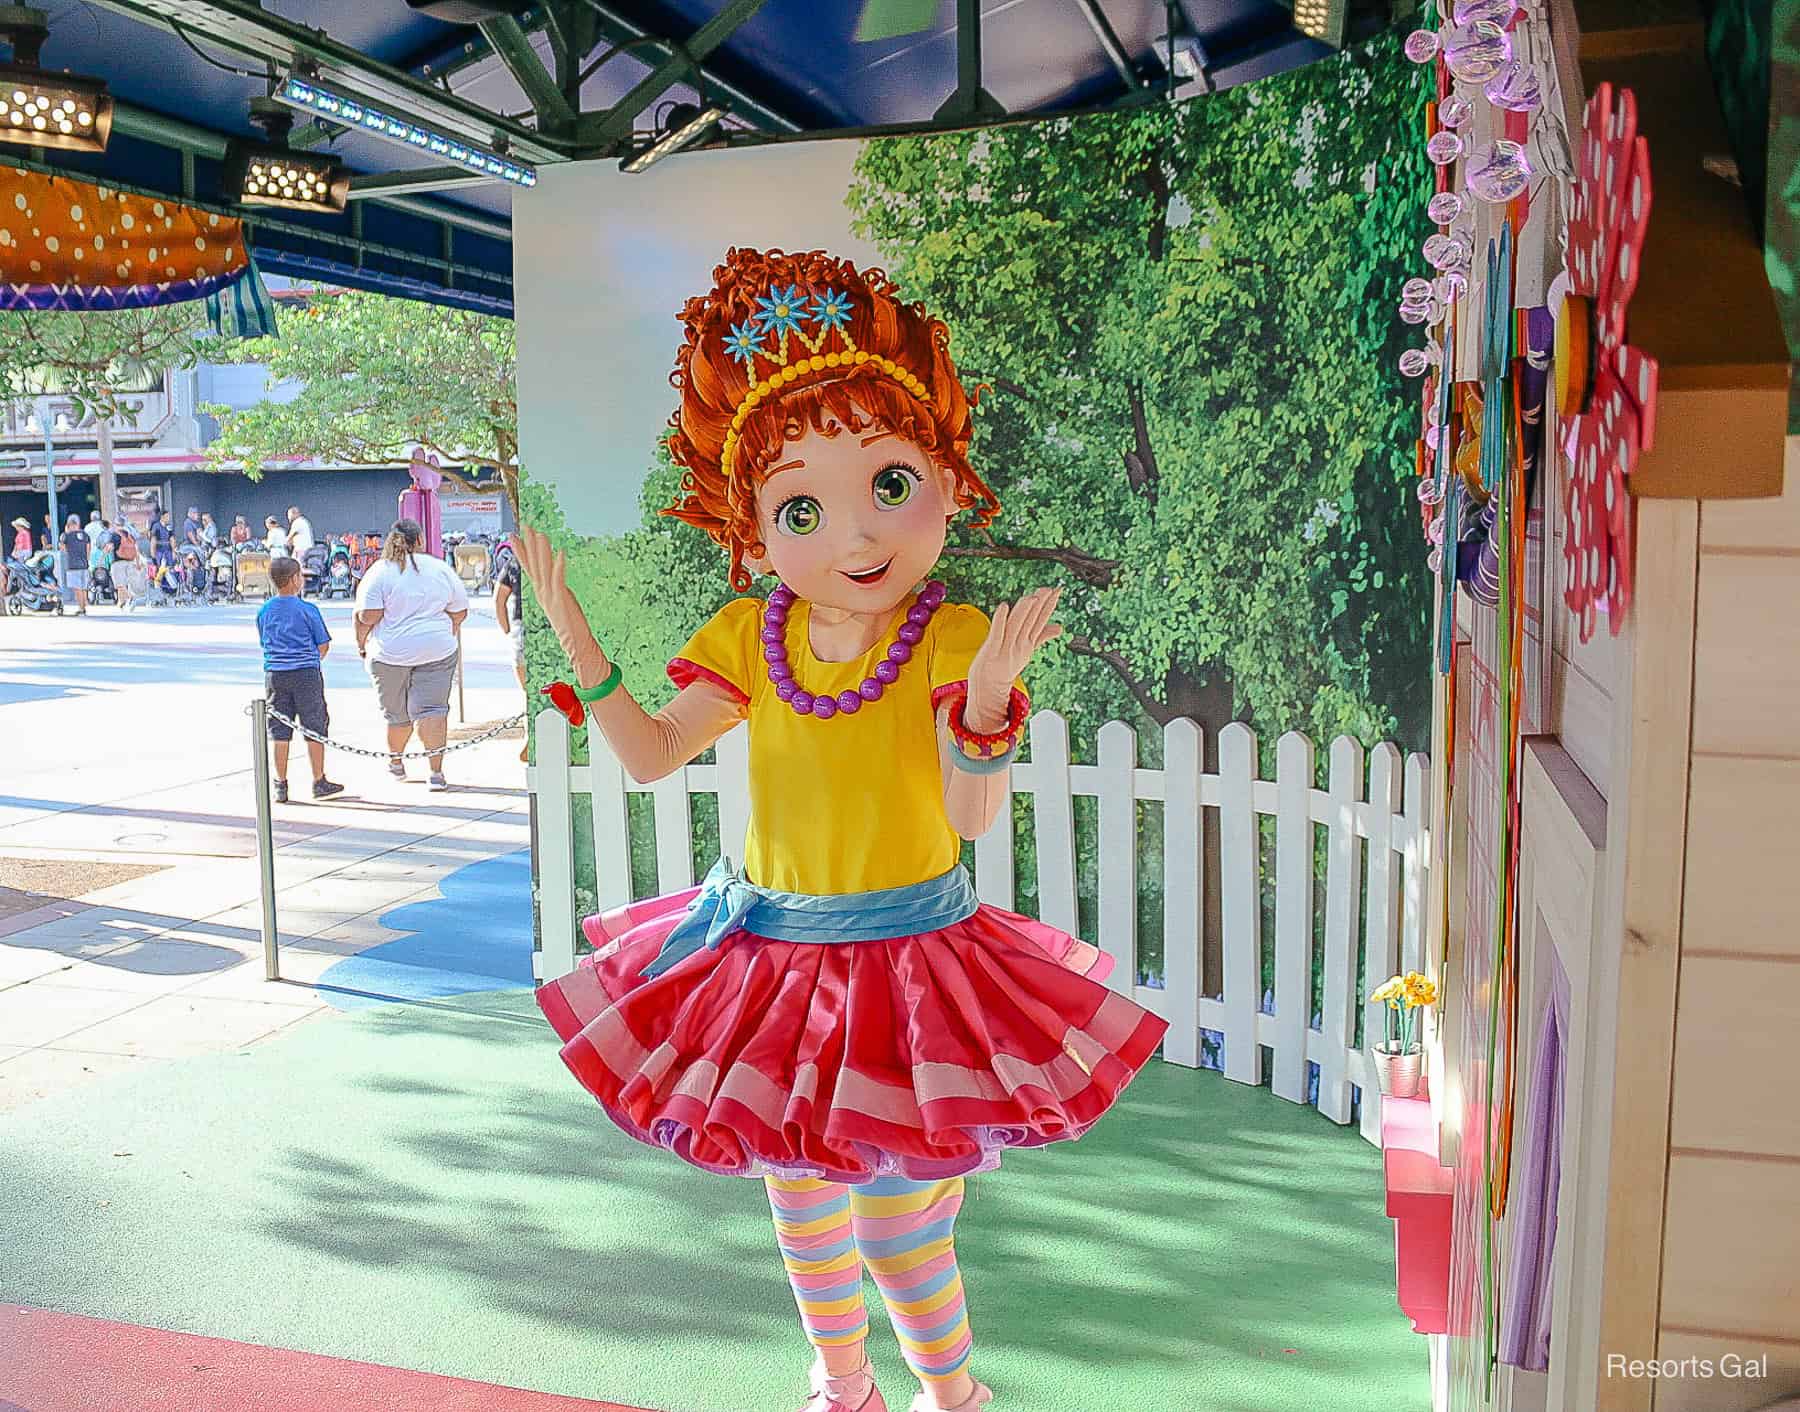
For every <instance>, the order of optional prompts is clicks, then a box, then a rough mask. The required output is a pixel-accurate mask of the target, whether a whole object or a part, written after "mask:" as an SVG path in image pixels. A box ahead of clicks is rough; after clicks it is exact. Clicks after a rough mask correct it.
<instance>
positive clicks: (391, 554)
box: [356, 520, 469, 789]
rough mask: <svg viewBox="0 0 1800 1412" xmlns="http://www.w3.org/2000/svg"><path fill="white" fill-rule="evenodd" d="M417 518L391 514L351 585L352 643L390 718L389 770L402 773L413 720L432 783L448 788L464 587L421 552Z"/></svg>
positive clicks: (466, 596) (466, 612)
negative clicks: (383, 537)
mask: <svg viewBox="0 0 1800 1412" xmlns="http://www.w3.org/2000/svg"><path fill="white" fill-rule="evenodd" d="M424 542H425V531H424V530H423V529H422V528H421V527H420V525H419V522H418V521H417V520H395V521H394V527H393V529H391V530H389V531H388V537H387V542H386V543H384V544H383V545H382V547H381V558H380V560H379V561H377V562H376V563H375V564H373V565H371V566H370V569H369V571H368V573H366V574H364V575H363V581H362V585H361V587H360V588H358V589H357V593H356V648H357V651H359V652H361V653H362V655H363V657H364V658H365V659H366V660H367V662H368V664H369V675H370V677H371V678H373V679H374V682H375V694H376V695H377V696H378V697H379V698H380V699H381V713H382V715H383V716H385V717H386V718H387V723H388V733H387V735H388V753H389V759H388V771H389V773H390V774H392V775H393V776H394V778H395V779H405V778H406V762H405V761H404V760H402V759H401V758H400V754H401V752H402V751H403V750H405V749H406V744H407V742H408V741H409V740H410V739H411V738H412V733H413V731H414V729H415V728H416V729H417V730H418V733H419V743H420V744H421V745H423V746H424V747H425V749H426V750H428V751H430V752H432V753H431V757H430V760H429V763H430V765H431V787H432V788H433V789H448V788H449V787H450V786H449V784H448V782H447V781H446V780H445V779H444V755H443V750H444V742H445V739H446V738H447V737H448V735H449V731H450V685H451V683H452V682H453V681H454V680H455V679H456V656H457V649H458V647H459V646H460V643H461V630H462V620H463V619H464V618H466V617H468V615H469V594H468V591H467V590H466V589H465V588H464V587H463V585H462V580H461V579H459V578H457V576H456V572H455V570H453V569H452V568H451V567H450V566H449V565H448V564H446V563H445V562H444V561H443V560H442V559H438V558H434V557H433V556H432V555H430V554H427V553H425V552H423V549H422V546H423V544H424Z"/></svg>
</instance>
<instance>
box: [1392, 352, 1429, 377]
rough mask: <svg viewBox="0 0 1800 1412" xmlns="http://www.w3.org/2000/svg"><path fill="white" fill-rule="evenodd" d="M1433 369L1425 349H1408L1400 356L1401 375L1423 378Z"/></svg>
mask: <svg viewBox="0 0 1800 1412" xmlns="http://www.w3.org/2000/svg"><path fill="white" fill-rule="evenodd" d="M1430 369H1431V359H1430V358H1429V357H1428V356H1426V353H1425V350H1424V349H1423V348H1408V349H1407V350H1406V351H1405V352H1404V353H1402V354H1401V355H1400V375H1401V376H1402V377H1409V378H1422V377H1424V376H1425V374H1426V373H1427V372H1429V371H1430Z"/></svg>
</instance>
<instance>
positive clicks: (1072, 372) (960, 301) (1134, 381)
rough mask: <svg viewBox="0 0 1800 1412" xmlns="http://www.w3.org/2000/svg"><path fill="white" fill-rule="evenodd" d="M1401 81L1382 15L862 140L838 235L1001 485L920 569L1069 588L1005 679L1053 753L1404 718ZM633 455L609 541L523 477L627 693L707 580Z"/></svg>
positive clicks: (689, 536) (532, 651) (1420, 223)
mask: <svg viewBox="0 0 1800 1412" xmlns="http://www.w3.org/2000/svg"><path fill="white" fill-rule="evenodd" d="M1426 96H1427V95H1426V93H1425V89H1424V87H1423V86H1422V79H1421V77H1420V73H1419V71H1418V70H1417V69H1416V68H1415V67H1414V66H1413V65H1411V64H1409V63H1407V62H1406V60H1405V59H1404V58H1403V57H1402V56H1401V55H1400V53H1399V51H1398V44H1397V41H1395V40H1392V39H1383V40H1380V41H1377V42H1375V43H1374V44H1373V45H1371V46H1368V47H1365V48H1363V49H1359V50H1356V51H1352V52H1349V53H1345V54H1341V55H1337V56H1334V57H1332V58H1330V59H1327V60H1324V61H1322V62H1320V63H1317V64H1314V65H1312V66H1310V67H1308V68H1305V69H1301V70H1297V71H1294V72H1291V73H1288V74H1284V75H1281V76H1279V77H1276V78H1272V79H1268V80H1265V81H1262V82H1259V83H1256V84H1253V85H1249V86H1246V87H1243V88H1239V89H1234V90H1231V91H1228V92H1226V93H1223V94H1219V95H1216V96H1213V97H1208V98H1202V99H1196V100H1193V101H1189V102H1184V103H1178V104H1171V105H1162V106H1154V107H1145V108H1142V109H1137V110H1134V111H1130V112H1121V113H1114V114H1106V115H1100V116H1094V117H1086V118H1077V119H1062V120H1056V121H1051V122H1043V123H1029V124H1019V125H1017V126H1008V127H1003V128H996V129H989V130H987V131H983V132H975V133H952V134H943V135H934V136H929V137H907V138H893V139H883V140H879V141H872V142H870V143H868V144H867V145H866V146H865V147H864V149H863V151H862V154H861V156H860V158H859V160H858V162H857V166H856V177H855V180H854V182H853V185H852V187H851V189H850V191H849V192H848V193H847V198H846V199H847V201H848V203H849V207H850V210H851V212H852V215H853V217H854V219H855V221H856V224H857V228H858V231H859V233H860V234H862V235H863V236H864V237H865V238H867V239H869V240H871V241H872V242H873V243H874V244H875V245H876V246H877V247H878V248H879V249H880V250H881V251H882V252H883V254H884V256H885V258H886V261H887V264H888V268H889V270H890V272H891V273H892V274H893V275H894V276H895V277H896V279H897V280H898V281H899V283H900V284H901V286H902V287H903V289H904V290H905V291H906V292H907V294H908V295H909V296H911V297H913V298H916V299H919V300H921V301H923V302H924V303H925V304H926V306H927V307H928V308H930V309H932V310H933V311H935V312H938V313H941V314H942V315H943V316H944V318H945V319H946V320H947V321H948V322H949V324H950V327H951V330H952V352H953V353H954V355H955V357H956V359H957V361H958V364H959V366H960V368H961V369H962V371H963V373H964V379H965V381H966V382H969V383H977V382H979V383H982V384H985V385H986V387H987V389H988V390H987V392H986V393H985V394H984V395H983V398H982V401H981V406H980V410H979V411H978V412H977V415H976V428H977V431H976V441H975V445H974V449H973V453H972V455H973V459H974V461H975V464H976V465H977V466H978V467H979V468H981V470H982V471H983V473H984V474H985V475H986V476H987V477H988V479H989V480H990V482H991V483H992V484H993V485H994V486H995V488H996V489H997V490H998V491H999V493H1000V496H1001V498H1002V501H1003V502H1004V506H1005V510H1004V513H1003V515H1002V517H1001V518H1000V520H999V521H998V522H997V523H996V524H995V526H994V527H993V529H992V531H991V532H986V533H979V534H970V533H967V532H959V533H958V534H956V535H955V536H953V539H952V544H951V547H950V550H949V555H948V557H947V559H946V562H945V564H944V566H943V576H944V577H945V579H946V580H947V581H948V582H949V584H950V588H951V593H952V596H953V597H956V598H959V599H964V600H967V601H971V602H974V603H977V604H981V605H983V606H991V605H992V604H993V603H994V602H996V601H997V600H998V599H1000V598H1002V597H1007V596H1012V595H1016V594H1018V593H1021V592H1023V591H1025V590H1026V589H1028V588H1031V587H1035V586H1037V585H1039V584H1043V583H1060V584H1062V585H1063V586H1064V588H1065V594H1064V607H1063V612H1062V616H1063V618H1064V620H1065V621H1066V623H1067V625H1068V628H1069V632H1068V635H1067V636H1066V637H1065V638H1064V639H1063V640H1062V642H1061V643H1060V644H1059V645H1057V646H1055V647H1053V648H1052V649H1049V650H1047V651H1046V652H1045V653H1044V654H1042V656H1041V658H1040V660H1039V662H1038V663H1036V664H1034V666H1033V670H1032V686H1033V692H1034V697H1035V700H1036V702H1037V704H1039V705H1041V706H1048V707H1054V708H1055V709H1057V710H1059V711H1062V712H1063V713H1065V714H1066V715H1068V716H1069V717H1070V718H1071V722H1072V725H1073V736H1074V739H1075V742H1076V743H1077V747H1078V749H1080V748H1082V747H1085V748H1086V749H1088V750H1091V749H1092V744H1093V738H1094V731H1095V730H1096V728H1097V727H1098V726H1099V724H1100V723H1101V722H1103V721H1105V720H1107V719H1109V718H1111V717H1115V716H1117V717H1121V718H1124V719H1128V720H1136V721H1138V722H1140V724H1143V725H1146V726H1147V725H1151V724H1160V723H1162V722H1164V721H1167V720H1168V719H1170V718H1171V717H1173V716H1176V715H1189V716H1193V717H1195V718H1196V719H1198V720H1199V721H1200V722H1201V723H1202V724H1203V725H1204V726H1205V727H1206V728H1207V733H1208V737H1209V738H1211V737H1213V736H1214V735H1215V734H1216V732H1217V731H1218V729H1219V728H1220V727H1221V726H1223V725H1224V724H1225V723H1226V722H1227V721H1229V720H1232V719H1243V720H1248V721H1250V722H1251V723H1252V724H1254V725H1255V726H1256V727H1257V729H1258V730H1259V731H1261V732H1263V733H1264V736H1265V739H1269V740H1273V738H1274V736H1275V735H1276V734H1278V733H1279V732H1281V731H1283V730H1287V729H1290V728H1299V729H1302V730H1306V731H1309V732H1311V733H1312V734H1313V735H1314V736H1315V737H1316V738H1319V739H1328V738H1329V737H1330V736H1332V735H1334V734H1336V733H1337V732H1339V731H1348V732H1350V733H1351V734H1354V735H1357V736H1359V737H1361V738H1362V739H1363V740H1365V741H1368V742H1373V741H1375V740H1379V739H1383V738H1388V739H1396V740H1398V741H1400V742H1401V743H1402V744H1403V745H1404V746H1407V747H1409V748H1410V747H1417V746H1421V745H1423V744H1424V743H1425V741H1426V738H1427V736H1428V721H1427V704H1428V690H1429V680H1428V674H1427V671H1426V668H1425V664H1426V662H1427V660H1428V659H1427V651H1426V639H1427V631H1428V623H1429V596H1428V591H1427V578H1426V575H1425V571H1424V562H1423V560H1424V548H1423V546H1422V545H1421V543H1420V541H1419V535H1418V529H1417V525H1418V519H1417V514H1416V506H1415V504H1414V503H1413V500H1412V495H1411V489H1412V480H1413V473H1412V459H1411V457H1412V452H1411V448H1412V443H1413V440H1414V438H1415V437H1416V435H1417V428H1416V425H1414V423H1413V422H1412V421H1411V420H1409V418H1416V415H1417V413H1416V402H1409V399H1408V397H1407V396H1406V391H1405V388H1404V387H1403V386H1402V382H1401V379H1400V375H1399V373H1398V371H1397V369H1396V362H1397V359H1398V356H1399V354H1400V352H1401V351H1402V349H1403V348H1404V347H1405V346H1406V344H1407V342H1408V339H1407V338H1406V336H1405V335H1406V332H1407V330H1405V329H1404V327H1403V326H1401V325H1399V324H1398V322H1397V320H1396V319H1395V317H1394V308H1395V305H1396V303H1397V301H1398V297H1399V286H1400V284H1401V282H1402V281H1403V280H1404V279H1405V278H1406V277H1407V275H1409V274H1410V273H1412V267H1413V266H1414V265H1416V264H1417V263H1418V262H1417V258H1416V257H1417V252H1418V249H1419V245H1420V242H1421V241H1422V240H1423V238H1424V237H1425V235H1426V234H1428V233H1429V231H1428V228H1427V224H1426V219H1425V216H1424V203H1425V200H1426V199H1427V197H1428V195H1429V180H1428V167H1427V165H1426V163H1425V160H1424V158H1423V156H1422V153H1421V146H1422V144H1421V143H1420V142H1419V140H1418V129H1419V124H1420V122H1421V121H1422V105H1423V104H1424V102H1425V101H1426ZM700 199H703V198H700ZM721 253H723V252H722V251H721ZM671 313H673V311H671ZM670 327H671V338H670V351H671V356H672V353H673V348H674V344H675V338H674V332H673V331H674V324H673V321H671V324H670ZM645 454H646V457H647V458H648V459H649V460H650V467H651V468H650V471H649V475H648V478H647V480H646V483H645V487H644V492H643V507H644V511H645V518H644V522H643V525H642V527H641V528H640V529H638V530H636V531H634V532H633V533H630V534H628V535H625V536H622V537H620V538H616V539H611V540H607V541H592V540H585V539H582V538H580V537H578V536H576V535H574V534H571V533H569V532H568V531H567V529H566V528H565V527H564V526H563V524H562V520H561V515H560V512H559V510H558V508H557V506H556V505H555V504H554V502H553V499H552V497H551V496H550V495H549V494H548V492H547V491H545V490H544V489H543V488H542V487H536V486H533V485H532V484H531V483H530V482H529V479H528V478H527V481H526V483H525V484H524V486H523V487H522V490H521V498H522V507H523V511H524V514H525V516H526V518H527V519H528V520H529V521H531V522H533V523H535V524H538V525H539V526H541V527H544V528H547V529H548V530H550V531H551V533H552V535H553V537H555V538H557V539H559V540H560V541H561V542H562V543H563V545H564V546H565V547H566V548H567V549H568V551H569V553H570V573H571V579H572V581H574V582H575V584H576V589H577V593H578V594H579V595H580V597H581V599H582V601H583V603H584V605H585V606H586V607H587V608H588V611H589V614H590V617H591V619H592V621H593V624H594V627H595V630H596V633H597V634H598V636H599V638H600V641H601V642H602V643H604V644H605V645H606V646H607V648H608V650H609V651H610V652H612V653H613V655H614V656H615V657H616V658H617V659H618V660H619V661H620V663H621V665H622V666H623V668H624V671H625V673H626V676H627V679H628V680H630V681H631V683H632V686H633V690H634V691H637V692H640V693H641V694H642V695H643V697H644V699H645V700H646V704H651V703H654V702H655V701H658V700H660V699H663V696H664V695H665V694H666V693H667V691H668V688H667V687H666V684H665V681H664V677H663V670H662V669H663V664H664V663H665V662H666V661H667V660H668V658H669V657H670V656H671V655H673V654H674V652H675V651H676V650H677V649H678V648H679V647H680V645H681V643H682V642H683V641H684V640H685V638H686V636H687V635H688V634H689V633H690V632H691V631H692V630H693V629H694V628H695V627H696V626H697V625H698V624H700V623H701V622H703V621H705V619H706V618H707V616H708V615H709V614H711V613H712V612H713V611H714V610H716V609H717V607H718V606H719V605H720V604H721V603H723V602H724V601H725V600H726V599H728V598H729V597H730V596H731V594H730V590H729V587H728V585H727V584H726V582H725V575H724V559H723V556H722V555H721V554H720V553H719V551H718V550H717V549H716V548H715V547H714V546H713V545H712V544H711V543H710V542H709V541H707V540H705V539H704V538H703V537H702V536H701V535H699V534H697V533H695V532H694V531H692V530H690V529H688V528H687V527H686V526H683V525H679V524H676V523H674V522H672V521H669V520H666V519H662V518H659V517H658V516H657V515H656V513H655V512H656V511H657V510H659V509H660V508H662V507H663V506H664V505H666V504H668V503H669V502H670V501H671V500H672V499H673V497H674V491H675V484H676V476H675V474H674V471H673V469H672V468H671V467H670V466H669V465H668V463H667V461H666V458H664V457H663V456H662V455H661V454H660V451H659V449H658V448H657V447H656V446H647V447H646V448H645ZM528 654H529V661H530V667H531V671H532V675H533V679H534V680H535V681H539V682H541V681H547V680H548V679H550V678H551V677H552V676H553V675H555V674H556V673H557V672H558V671H559V670H560V669H561V662H560V660H559V658H558V655H557V648H556V644H555V641H554V639H553V638H552V637H551V636H550V635H549V634H548V633H547V632H534V633H533V634H532V635H531V637H530V640H529V644H528ZM1144 735H1145V737H1146V741H1147V749H1146V756H1147V757H1154V755H1155V732H1154V731H1145V732H1144ZM1145 763H1155V761H1154V759H1153V758H1146V761H1145ZM1022 838H1024V839H1026V840H1028V839H1029V831H1028V830H1025V831H1024V832H1023V834H1022ZM578 856H579V855H578ZM710 861H711V860H710V858H704V859H702V860H701V863H702V866H704V864H705V863H709V862H710ZM1091 865H1092V860H1091V858H1084V860H1083V867H1084V869H1086V868H1091ZM1027 881H1028V880H1027ZM1026 890H1027V892H1028V891H1029V888H1027V889H1026ZM1084 891H1085V889H1084ZM1155 910H1156V909H1155V906H1154V898H1151V899H1149V902H1148V904H1147V907H1146V920H1147V922H1150V923H1151V924H1152V927H1153V929H1159V928H1155V927H1154V922H1155V921H1157V920H1159V919H1157V918H1155V917H1154V912H1155Z"/></svg>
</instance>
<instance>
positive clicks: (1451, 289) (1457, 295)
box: [1431, 269, 1469, 304]
mask: <svg viewBox="0 0 1800 1412" xmlns="http://www.w3.org/2000/svg"><path fill="white" fill-rule="evenodd" d="M1468 292H1469V277H1468V276H1467V275H1466V274H1464V273H1463V272H1462V271H1461V270H1457V269H1449V270H1445V271H1444V272H1443V274H1441V275H1439V276H1438V277H1437V278H1436V279H1435V280H1433V281H1432V283H1431V293H1432V297H1433V298H1435V299H1436V300H1437V301H1438V302H1439V303H1440V304H1454V303H1455V302H1456V301H1457V300H1458V299H1461V298H1462V297H1463V295H1465V294H1467V293H1468Z"/></svg>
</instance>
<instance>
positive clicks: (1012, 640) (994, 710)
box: [965, 588, 1062, 725]
mask: <svg viewBox="0 0 1800 1412" xmlns="http://www.w3.org/2000/svg"><path fill="white" fill-rule="evenodd" d="M1061 600H1062V590H1061V589H1060V588H1040V589H1036V590H1034V591H1032V592H1031V593H1028V594H1026V595H1025V596H1024V597H1023V598H1021V599H1020V600H1019V601H1018V602H1017V603H1002V604H1001V605H1000V606H999V607H998V608H996V609H994V617H993V621H992V622H990V623H989V624H988V635H987V641H985V642H983V643H982V644H981V648H980V650H979V651H978V652H976V654H975V660H974V661H973V662H971V663H970V664H969V711H971V712H973V713H978V714H979V716H980V717H981V718H982V719H983V721H985V722H988V723H992V722H993V720H994V718H995V717H998V718H999V719H1000V720H1001V721H1004V720H1005V716H1006V703H1007V699H1008V698H1009V697H1010V696H1011V694H1012V684H1013V681H1014V679H1015V678H1017V677H1018V675H1019V674H1020V673H1021V672H1023V671H1024V670H1025V667H1026V664H1027V663H1029V662H1030V661H1031V658H1032V656H1033V654H1034V653H1036V652H1037V650H1038V648H1040V647H1042V646H1043V645H1044V644H1045V643H1046V642H1049V641H1050V640H1051V639H1052V638H1055V637H1060V636H1061V635H1062V624H1061V623H1056V622H1052V621H1051V619H1050V615H1051V614H1052V613H1054V612H1055V611H1056V605H1057V604H1058V603H1059V602H1060V601H1061ZM965 719H968V720H969V723H970V724H971V725H976V724H977V723H976V720H975V719H974V718H973V716H968V717H965Z"/></svg>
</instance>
